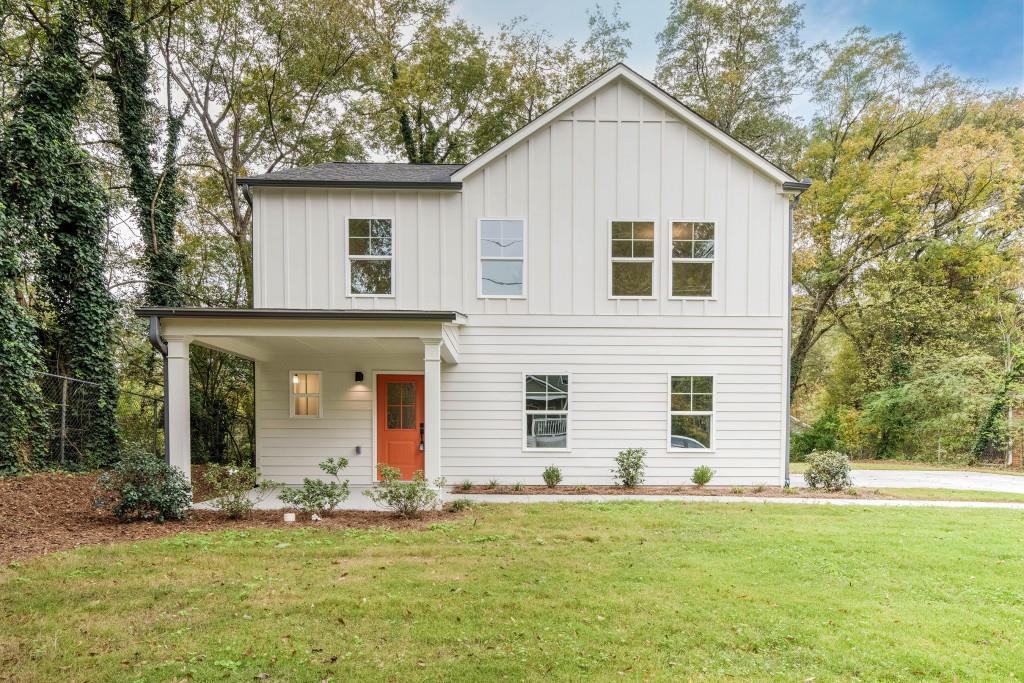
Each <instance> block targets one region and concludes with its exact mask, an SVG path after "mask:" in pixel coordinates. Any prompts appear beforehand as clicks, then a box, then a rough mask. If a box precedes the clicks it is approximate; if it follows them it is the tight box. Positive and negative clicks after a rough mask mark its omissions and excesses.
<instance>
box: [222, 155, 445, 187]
mask: <svg viewBox="0 0 1024 683" xmlns="http://www.w3.org/2000/svg"><path fill="white" fill-rule="evenodd" d="M460 168H462V164H389V163H376V162H345V161H331V162H328V163H326V164H316V165H313V166H301V167H298V168H289V169H285V170H281V171H274V172H273V173H264V174H262V175H255V176H245V177H239V178H238V183H239V184H240V185H250V186H252V187H260V186H268V185H270V186H273V185H304V186H312V187H381V188H436V189H449V190H457V189H459V188H460V187H462V183H460V182H456V181H453V180H452V177H451V176H452V173H454V172H455V171H458V170H459V169H460Z"/></svg>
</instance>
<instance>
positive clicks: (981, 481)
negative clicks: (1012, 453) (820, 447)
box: [792, 470, 1024, 493]
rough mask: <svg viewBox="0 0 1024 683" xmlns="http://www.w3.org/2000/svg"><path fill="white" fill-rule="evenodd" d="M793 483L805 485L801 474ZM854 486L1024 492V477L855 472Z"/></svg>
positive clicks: (897, 471) (961, 473)
mask: <svg viewBox="0 0 1024 683" xmlns="http://www.w3.org/2000/svg"><path fill="white" fill-rule="evenodd" d="M792 482H793V486H806V484H805V483H804V478H803V475H800V474H794V475H793V476H792ZM853 485H854V486H856V487H858V488H868V489H961V490H964V491H999V492H1001V493H1024V477H1018V476H1014V475H1011V474H988V473H987V472H960V471H944V470H854V471H853Z"/></svg>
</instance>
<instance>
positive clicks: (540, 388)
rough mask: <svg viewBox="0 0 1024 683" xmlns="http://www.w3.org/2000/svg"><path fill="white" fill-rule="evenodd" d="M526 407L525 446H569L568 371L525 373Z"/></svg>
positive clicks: (549, 447)
mask: <svg viewBox="0 0 1024 683" xmlns="http://www.w3.org/2000/svg"><path fill="white" fill-rule="evenodd" d="M523 408H524V417H525V419H524V426H525V435H524V439H523V441H524V443H523V447H524V448H526V449H527V450H565V449H567V448H569V375H526V377H525V382H524V384H523Z"/></svg>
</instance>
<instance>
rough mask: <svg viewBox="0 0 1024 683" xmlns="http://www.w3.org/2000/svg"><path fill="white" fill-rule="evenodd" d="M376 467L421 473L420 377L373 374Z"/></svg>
mask: <svg viewBox="0 0 1024 683" xmlns="http://www.w3.org/2000/svg"><path fill="white" fill-rule="evenodd" d="M377 464H378V466H379V465H389V466H391V467H397V468H398V469H399V470H401V472H402V479H412V477H413V475H414V474H416V472H419V471H422V470H423V375H377ZM374 474H375V476H377V478H378V479H379V478H380V477H379V472H376V473H374Z"/></svg>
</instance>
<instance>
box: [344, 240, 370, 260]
mask: <svg viewBox="0 0 1024 683" xmlns="http://www.w3.org/2000/svg"><path fill="white" fill-rule="evenodd" d="M348 253H349V254H351V255H353V256H366V255H367V254H369V253H370V238H369V237H349V238H348Z"/></svg>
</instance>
